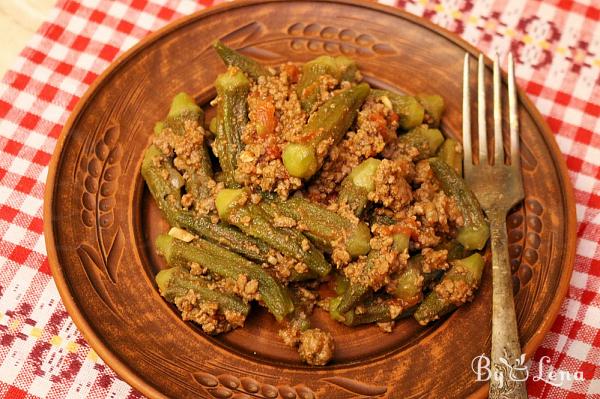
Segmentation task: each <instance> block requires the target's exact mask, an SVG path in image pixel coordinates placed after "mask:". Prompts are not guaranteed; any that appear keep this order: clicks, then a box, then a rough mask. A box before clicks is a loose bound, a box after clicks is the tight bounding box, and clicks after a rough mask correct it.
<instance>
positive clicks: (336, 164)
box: [308, 97, 398, 203]
mask: <svg viewBox="0 0 600 399" xmlns="http://www.w3.org/2000/svg"><path fill="white" fill-rule="evenodd" d="M356 125H357V126H356V129H355V131H351V132H348V133H347V134H346V137H345V138H344V139H343V140H342V141H341V142H340V143H339V144H338V145H336V146H334V147H333V148H331V150H330V151H329V154H328V157H327V158H326V159H325V162H324V163H323V166H322V168H321V171H320V173H319V174H318V176H317V177H316V179H315V181H314V182H313V184H311V185H310V187H309V188H308V195H309V197H310V198H311V199H312V200H313V201H318V202H321V203H328V202H329V201H330V200H331V199H332V198H333V197H332V194H334V193H335V192H336V191H337V190H338V189H339V183H340V182H341V181H342V180H343V179H344V178H345V177H346V176H347V175H348V174H349V173H350V171H352V169H353V168H354V167H355V166H357V165H358V164H359V163H361V162H362V161H364V160H365V159H367V158H369V157H373V156H375V155H377V154H379V153H380V152H381V151H383V149H384V148H385V145H386V143H387V142H388V141H390V140H391V139H392V138H393V137H395V136H396V129H397V128H398V115H396V114H395V113H394V112H393V111H391V110H390V109H388V108H387V107H385V106H384V105H383V104H382V103H380V102H379V101H378V99H376V98H373V97H369V98H368V99H367V101H366V102H365V104H363V106H362V108H361V111H360V112H359V113H358V117H357V122H356Z"/></svg>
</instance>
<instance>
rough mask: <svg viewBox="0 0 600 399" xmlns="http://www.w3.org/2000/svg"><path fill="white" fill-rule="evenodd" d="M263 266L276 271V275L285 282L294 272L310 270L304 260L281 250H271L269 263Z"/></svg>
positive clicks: (300, 272)
mask: <svg viewBox="0 0 600 399" xmlns="http://www.w3.org/2000/svg"><path fill="white" fill-rule="evenodd" d="M263 267H264V268H266V269H270V270H272V271H273V272H274V273H275V277H277V279H278V280H280V281H283V282H288V281H289V280H290V277H292V275H293V273H297V274H302V273H306V272H308V266H306V264H305V263H304V262H299V261H297V260H296V259H294V258H292V257H290V256H286V255H283V254H282V253H281V252H278V251H275V250H271V252H270V254H269V256H268V258H267V263H265V264H263Z"/></svg>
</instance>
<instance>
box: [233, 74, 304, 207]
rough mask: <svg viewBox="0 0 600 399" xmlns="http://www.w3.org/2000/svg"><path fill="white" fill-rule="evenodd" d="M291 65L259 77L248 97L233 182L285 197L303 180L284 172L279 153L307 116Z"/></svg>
mask: <svg viewBox="0 0 600 399" xmlns="http://www.w3.org/2000/svg"><path fill="white" fill-rule="evenodd" d="M293 68H295V67H294V66H293V65H291V64H286V65H283V66H282V67H281V72H279V73H278V74H276V75H274V76H269V77H260V78H259V79H258V81H257V82H256V83H253V84H252V87H251V90H250V94H249V95H248V111H249V113H248V115H249V123H248V124H247V125H246V127H245V129H244V132H243V134H242V141H243V142H244V149H243V150H242V151H241V153H240V154H239V155H238V159H237V170H236V180H237V181H238V182H239V183H241V184H243V185H245V186H248V187H253V188H255V189H259V190H262V191H275V192H277V193H278V194H279V195H280V196H281V197H284V198H287V196H288V195H289V193H290V192H291V191H293V190H296V189H298V188H300V187H301V185H302V181H301V179H298V178H296V177H292V176H290V175H289V173H288V172H287V169H286V168H285V166H284V165H283V161H282V160H281V154H282V152H283V149H284V147H285V145H286V144H287V143H288V142H289V141H290V139H292V138H294V137H296V136H298V135H299V134H300V132H301V130H302V127H303V126H304V124H305V123H306V114H305V113H304V112H303V111H302V108H301V107H300V102H299V100H298V96H297V95H296V84H295V79H296V78H297V77H294V76H292V75H293Z"/></svg>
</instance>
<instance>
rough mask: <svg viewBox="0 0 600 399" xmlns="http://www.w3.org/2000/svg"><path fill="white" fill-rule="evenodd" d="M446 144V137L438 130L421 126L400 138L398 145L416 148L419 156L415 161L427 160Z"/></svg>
mask: <svg viewBox="0 0 600 399" xmlns="http://www.w3.org/2000/svg"><path fill="white" fill-rule="evenodd" d="M443 142H444V136H443V135H442V133H441V132H440V131H439V130H437V129H430V128H428V127H427V126H426V125H420V126H417V127H415V128H414V129H412V130H410V131H409V132H408V133H405V134H402V135H400V136H398V139H397V143H398V144H401V145H403V146H407V147H415V148H416V149H417V150H419V155H417V156H416V157H415V161H419V160H422V159H427V158H429V157H432V156H434V155H435V153H436V151H437V149H438V148H439V146H440V145H442V143H443Z"/></svg>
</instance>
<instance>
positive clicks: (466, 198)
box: [429, 158, 490, 250]
mask: <svg viewBox="0 0 600 399" xmlns="http://www.w3.org/2000/svg"><path fill="white" fill-rule="evenodd" d="M429 165H430V166H431V169H432V171H433V173H434V175H435V177H437V179H438V180H439V181H440V183H441V185H442V189H443V190H444V192H445V193H446V195H448V196H450V197H452V198H454V200H455V201H456V204H457V206H458V208H459V209H460V211H461V213H462V215H463V219H464V224H463V226H462V227H460V228H459V229H458V236H457V237H456V239H457V240H458V242H460V243H461V244H462V245H463V246H464V247H465V248H466V249H468V250H480V249H482V248H483V247H484V246H485V244H486V242H487V240H488V238H489V236H490V228H489V225H488V223H487V221H486V220H485V217H484V215H483V211H482V210H481V206H480V205H479V202H478V201H477V198H476V197H475V194H473V192H472V191H471V190H470V189H469V187H468V186H467V184H466V183H465V181H464V180H463V179H462V178H461V177H460V176H459V175H458V174H457V173H456V172H455V171H454V169H453V168H451V167H450V166H449V165H448V164H447V163H446V162H444V161H442V160H440V159H439V158H430V159H429Z"/></svg>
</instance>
